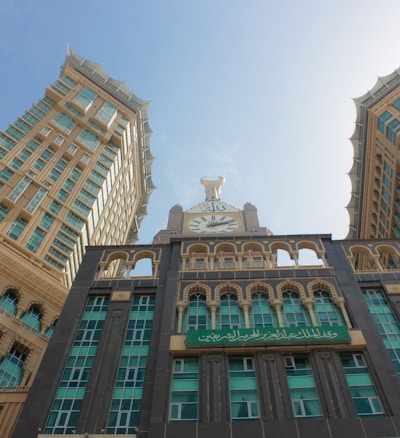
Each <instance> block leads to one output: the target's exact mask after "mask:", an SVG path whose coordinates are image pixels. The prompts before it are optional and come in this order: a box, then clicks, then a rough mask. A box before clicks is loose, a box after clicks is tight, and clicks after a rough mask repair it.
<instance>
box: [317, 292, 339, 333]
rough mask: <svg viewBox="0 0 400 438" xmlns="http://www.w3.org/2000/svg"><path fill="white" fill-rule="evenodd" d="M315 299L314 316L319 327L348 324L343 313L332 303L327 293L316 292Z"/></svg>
mask: <svg viewBox="0 0 400 438" xmlns="http://www.w3.org/2000/svg"><path fill="white" fill-rule="evenodd" d="M314 298H315V302H314V315H315V319H316V320H317V325H329V326H338V325H345V324H346V323H345V321H344V318H343V314H342V312H341V311H340V309H338V308H337V306H335V305H334V304H333V303H332V301H331V299H330V297H329V294H328V293H327V292H325V291H322V290H319V291H315V292H314Z"/></svg>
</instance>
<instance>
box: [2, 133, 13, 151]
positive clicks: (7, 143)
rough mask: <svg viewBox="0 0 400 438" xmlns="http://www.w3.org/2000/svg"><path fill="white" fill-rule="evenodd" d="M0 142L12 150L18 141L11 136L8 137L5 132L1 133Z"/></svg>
mask: <svg viewBox="0 0 400 438" xmlns="http://www.w3.org/2000/svg"><path fill="white" fill-rule="evenodd" d="M0 144H1V145H2V146H4V147H5V148H6V149H7V150H11V149H12V148H13V147H14V146H15V145H16V142H15V141H14V140H11V138H8V137H7V136H6V135H4V134H3V133H0Z"/></svg>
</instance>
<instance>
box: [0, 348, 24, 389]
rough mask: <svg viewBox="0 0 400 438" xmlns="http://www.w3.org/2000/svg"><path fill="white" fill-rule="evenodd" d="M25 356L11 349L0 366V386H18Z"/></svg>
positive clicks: (15, 349)
mask: <svg viewBox="0 0 400 438" xmlns="http://www.w3.org/2000/svg"><path fill="white" fill-rule="evenodd" d="M25 358H26V355H25V354H24V353H22V352H21V351H19V350H18V349H17V348H15V347H12V348H11V350H10V352H9V353H8V354H7V355H6V356H5V357H4V359H3V360H2V361H1V364H0V386H19V384H20V382H21V379H22V374H23V371H22V367H23V365H24V362H25Z"/></svg>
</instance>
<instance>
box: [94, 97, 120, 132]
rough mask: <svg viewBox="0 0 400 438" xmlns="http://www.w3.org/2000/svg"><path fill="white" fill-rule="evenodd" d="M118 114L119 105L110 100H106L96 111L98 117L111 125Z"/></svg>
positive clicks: (105, 123)
mask: <svg viewBox="0 0 400 438" xmlns="http://www.w3.org/2000/svg"><path fill="white" fill-rule="evenodd" d="M116 115H117V107H116V106H114V105H113V104H112V103H110V102H104V103H103V105H102V106H101V107H100V109H99V110H98V111H97V113H96V119H97V120H100V121H101V122H102V123H104V125H106V126H109V125H110V124H111V123H112V121H113V120H114V119H115V117H116Z"/></svg>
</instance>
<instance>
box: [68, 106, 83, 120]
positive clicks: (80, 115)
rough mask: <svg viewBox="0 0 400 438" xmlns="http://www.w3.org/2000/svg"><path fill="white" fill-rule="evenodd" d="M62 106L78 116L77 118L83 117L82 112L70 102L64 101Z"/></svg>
mask: <svg viewBox="0 0 400 438" xmlns="http://www.w3.org/2000/svg"><path fill="white" fill-rule="evenodd" d="M64 108H65V109H66V110H67V111H69V112H70V113H72V114H73V115H74V116H76V117H78V119H81V118H82V117H83V114H82V113H81V112H80V111H78V110H77V109H76V108H75V107H73V106H72V105H71V104H70V103H66V104H65V105H64Z"/></svg>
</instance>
